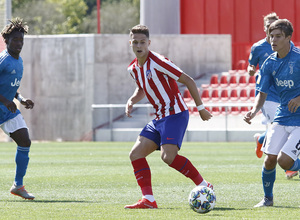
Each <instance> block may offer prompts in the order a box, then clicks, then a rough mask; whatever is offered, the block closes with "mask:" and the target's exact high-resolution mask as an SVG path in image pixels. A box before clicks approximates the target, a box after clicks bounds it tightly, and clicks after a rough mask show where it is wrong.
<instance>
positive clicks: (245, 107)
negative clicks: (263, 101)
mask: <svg viewBox="0 0 300 220" xmlns="http://www.w3.org/2000/svg"><path fill="white" fill-rule="evenodd" d="M248 111H249V108H248V107H247V106H242V107H241V113H242V114H246V113H247V112H248Z"/></svg>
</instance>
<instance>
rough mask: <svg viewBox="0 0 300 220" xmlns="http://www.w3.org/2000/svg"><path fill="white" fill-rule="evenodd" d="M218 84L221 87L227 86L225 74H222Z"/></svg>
mask: <svg viewBox="0 0 300 220" xmlns="http://www.w3.org/2000/svg"><path fill="white" fill-rule="evenodd" d="M220 86H221V87H227V86H228V80H227V76H226V75H222V76H221V78H220Z"/></svg>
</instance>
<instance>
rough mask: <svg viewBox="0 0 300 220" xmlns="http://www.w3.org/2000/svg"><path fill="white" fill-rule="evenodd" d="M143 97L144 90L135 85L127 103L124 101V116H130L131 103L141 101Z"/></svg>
mask: <svg viewBox="0 0 300 220" xmlns="http://www.w3.org/2000/svg"><path fill="white" fill-rule="evenodd" d="M144 97H145V92H144V90H143V89H142V88H140V87H137V88H136V89H135V90H134V92H133V94H132V96H131V97H130V98H129V99H128V101H127V103H126V109H125V113H126V116H127V117H129V118H131V117H132V116H131V111H132V108H133V105H134V104H136V103H138V102H139V101H141V100H142V99H143V98H144Z"/></svg>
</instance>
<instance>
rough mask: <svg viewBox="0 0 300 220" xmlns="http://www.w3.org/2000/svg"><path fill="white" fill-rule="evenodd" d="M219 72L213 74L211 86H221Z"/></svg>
mask: <svg viewBox="0 0 300 220" xmlns="http://www.w3.org/2000/svg"><path fill="white" fill-rule="evenodd" d="M218 77H219V76H218V75H217V74H213V75H211V77H210V86H211V87H218V86H219V79H218Z"/></svg>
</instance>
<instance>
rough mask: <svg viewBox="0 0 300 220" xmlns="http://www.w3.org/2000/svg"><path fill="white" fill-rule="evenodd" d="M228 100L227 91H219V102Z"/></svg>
mask: <svg viewBox="0 0 300 220" xmlns="http://www.w3.org/2000/svg"><path fill="white" fill-rule="evenodd" d="M228 99H229V96H228V90H227V89H222V91H221V100H222V101H227V100H228Z"/></svg>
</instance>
